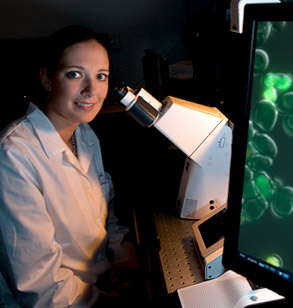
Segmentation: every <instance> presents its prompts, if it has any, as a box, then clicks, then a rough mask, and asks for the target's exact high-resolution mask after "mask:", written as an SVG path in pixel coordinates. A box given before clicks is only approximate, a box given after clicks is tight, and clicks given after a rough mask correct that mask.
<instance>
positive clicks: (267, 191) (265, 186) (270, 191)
mask: <svg viewBox="0 0 293 308" xmlns="http://www.w3.org/2000/svg"><path fill="white" fill-rule="evenodd" d="M254 180H255V187H256V189H257V191H258V192H259V194H260V196H261V197H262V198H264V199H265V200H270V199H271V198H272V196H273V195H274V187H273V184H272V182H271V180H270V178H269V176H268V175H267V174H266V173H265V172H258V173H257V174H256V175H255V179H254Z"/></svg>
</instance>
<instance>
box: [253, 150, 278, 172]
mask: <svg viewBox="0 0 293 308" xmlns="http://www.w3.org/2000/svg"><path fill="white" fill-rule="evenodd" d="M272 165H273V160H272V159H271V158H270V157H267V156H264V155H261V154H255V155H252V156H251V158H250V160H249V166H250V168H251V169H252V170H253V171H265V170H268V169H269V168H271V167H272Z"/></svg>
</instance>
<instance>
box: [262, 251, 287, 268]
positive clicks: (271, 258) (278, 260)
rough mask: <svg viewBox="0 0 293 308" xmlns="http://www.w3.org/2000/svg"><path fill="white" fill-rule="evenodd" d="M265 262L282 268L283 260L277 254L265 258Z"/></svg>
mask: <svg viewBox="0 0 293 308" xmlns="http://www.w3.org/2000/svg"><path fill="white" fill-rule="evenodd" d="M266 262H267V263H269V264H271V265H273V266H276V267H282V266H283V260H282V258H281V257H280V256H279V255H277V254H273V255H271V256H268V257H267V258H266Z"/></svg>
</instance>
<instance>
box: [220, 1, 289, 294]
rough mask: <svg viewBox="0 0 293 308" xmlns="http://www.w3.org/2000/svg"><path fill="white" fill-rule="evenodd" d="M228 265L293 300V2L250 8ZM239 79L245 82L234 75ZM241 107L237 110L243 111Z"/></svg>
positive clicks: (229, 217)
mask: <svg viewBox="0 0 293 308" xmlns="http://www.w3.org/2000/svg"><path fill="white" fill-rule="evenodd" d="M238 35H243V37H242V41H243V45H242V48H243V50H242V52H243V53H242V56H243V58H242V59H239V61H243V63H245V67H242V69H239V71H238V73H239V74H243V75H242V76H241V78H242V79H241V78H239V79H241V80H243V76H245V78H244V80H245V85H244V86H243V87H242V90H241V91H239V92H238V93H237V94H236V95H234V98H236V101H237V104H239V106H238V107H237V109H238V114H239V116H238V117H237V119H238V120H237V121H236V122H235V123H234V124H235V127H234V137H233V140H234V145H233V149H232V163H231V176H230V188H229V198H228V211H227V224H226V226H227V230H226V233H225V244H224V254H223V263H224V266H225V267H227V268H230V269H232V270H234V271H236V272H238V273H239V274H241V275H243V276H246V277H247V278H248V279H250V280H252V282H254V283H256V284H258V285H259V286H261V287H267V288H270V289H272V290H273V291H276V292H277V293H279V294H281V295H284V296H285V297H287V298H290V297H293V159H292V158H291V155H292V154H291V153H292V152H293V3H283V4H261V5H247V6H246V8H245V13H244V31H243V34H238ZM234 77H235V78H237V76H234ZM236 101H235V104H236Z"/></svg>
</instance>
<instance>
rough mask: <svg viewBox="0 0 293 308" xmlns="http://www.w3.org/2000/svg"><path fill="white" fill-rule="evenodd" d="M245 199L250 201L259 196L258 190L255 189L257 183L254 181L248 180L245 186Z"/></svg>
mask: <svg viewBox="0 0 293 308" xmlns="http://www.w3.org/2000/svg"><path fill="white" fill-rule="evenodd" d="M242 197H243V201H248V200H250V199H254V198H257V197H258V192H257V191H256V189H255V184H254V182H252V181H246V182H245V183H244V187H243V194H242Z"/></svg>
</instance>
